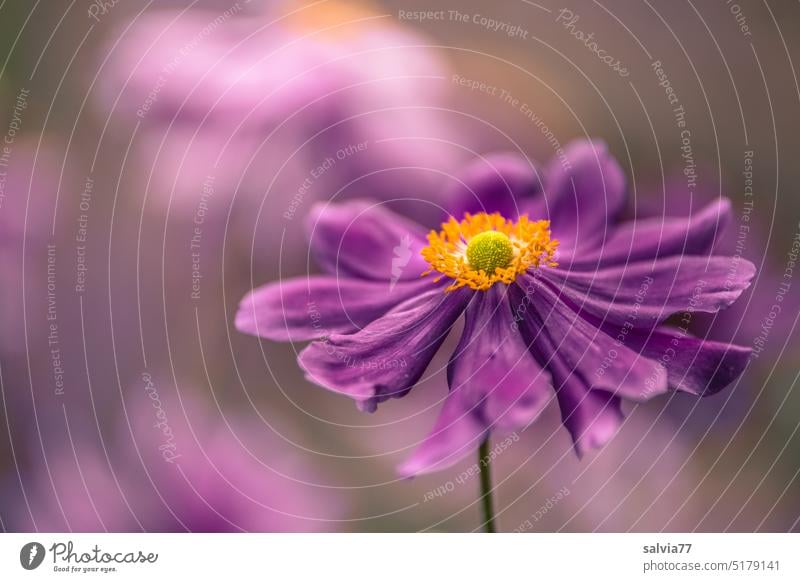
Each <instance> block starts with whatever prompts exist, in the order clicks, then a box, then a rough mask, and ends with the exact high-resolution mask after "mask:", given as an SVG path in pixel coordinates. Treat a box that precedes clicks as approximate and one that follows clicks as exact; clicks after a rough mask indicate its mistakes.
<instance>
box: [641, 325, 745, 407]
mask: <svg viewBox="0 0 800 582" xmlns="http://www.w3.org/2000/svg"><path fill="white" fill-rule="evenodd" d="M629 343H630V345H631V347H633V348H634V349H638V350H641V352H642V353H643V354H644V355H645V356H647V357H648V358H651V359H653V360H657V361H659V362H661V364H662V365H664V366H665V367H666V368H667V376H668V380H669V385H670V388H671V389H673V390H680V391H681V392H688V393H690V394H694V395H695V396H709V395H711V394H716V393H717V392H719V391H720V390H722V389H723V388H725V387H727V386H728V385H730V384H731V383H733V382H734V381H736V380H737V379H738V378H739V376H741V375H742V374H743V373H744V371H745V369H746V368H747V364H748V362H749V361H750V353H751V351H752V350H751V349H750V348H744V347H741V346H736V345H733V344H727V343H721V342H715V341H705V340H702V339H700V338H696V337H693V336H691V335H689V334H688V333H686V332H685V330H682V329H672V328H667V327H660V328H658V329H657V330H655V331H654V332H652V333H651V334H650V335H649V336H648V335H647V334H644V333H641V332H633V333H632V334H631V337H630V340H629Z"/></svg>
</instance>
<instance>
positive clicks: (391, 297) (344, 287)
mask: <svg viewBox="0 0 800 582" xmlns="http://www.w3.org/2000/svg"><path fill="white" fill-rule="evenodd" d="M430 287H431V282H430V281H427V280H424V281H415V282H413V283H405V282H404V283H398V284H397V285H396V286H395V287H393V288H391V289H390V286H389V284H388V283H387V282H386V281H380V282H378V281H375V282H373V281H359V280H352V279H337V278H336V277H309V278H299V279H290V280H288V281H278V282H276V283H270V284H269V285H264V286H263V287H259V288H258V289H256V290H254V291H252V292H250V293H248V294H247V295H246V296H245V297H244V299H242V301H241V302H240V303H239V310H238V312H237V313H236V329H238V330H239V331H241V332H243V333H249V334H251V335H256V336H259V337H263V338H267V339H271V340H274V341H304V340H309V339H318V338H321V337H327V336H329V335H331V334H334V333H339V334H341V333H352V332H354V331H357V330H359V329H361V328H363V327H364V326H365V325H367V324H368V323H370V322H372V321H374V320H375V319H377V318H378V317H380V316H381V315H383V314H384V313H386V312H387V311H389V310H390V309H391V308H392V307H394V306H395V305H397V304H399V303H402V302H403V301H406V300H407V299H409V298H411V297H414V296H416V295H418V294H419V293H421V292H422V291H423V290H425V289H428V288H430Z"/></svg>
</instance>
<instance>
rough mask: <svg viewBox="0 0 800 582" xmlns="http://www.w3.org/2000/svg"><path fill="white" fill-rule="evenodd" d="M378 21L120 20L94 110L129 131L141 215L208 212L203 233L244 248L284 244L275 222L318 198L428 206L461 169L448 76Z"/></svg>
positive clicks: (312, 11) (418, 43) (267, 12)
mask: <svg viewBox="0 0 800 582" xmlns="http://www.w3.org/2000/svg"><path fill="white" fill-rule="evenodd" d="M245 8H246V9H245ZM379 16H380V15H379V14H376V13H373V12H371V11H369V10H366V9H364V8H363V7H361V5H359V6H358V7H355V6H352V5H350V4H343V3H339V2H325V3H322V4H319V5H314V6H305V7H300V8H297V9H296V10H289V9H288V8H287V7H283V6H280V5H273V6H270V7H267V8H265V9H264V10H263V12H259V11H258V10H256V9H255V8H254V7H253V6H247V7H245V6H244V5H242V6H239V5H236V7H234V8H231V9H230V10H227V11H222V10H216V11H215V10H187V11H183V12H178V11H172V10H156V11H150V12H147V13H145V14H144V15H140V16H138V17H137V18H136V19H135V20H134V21H132V22H130V23H124V25H123V26H121V27H120V29H119V30H118V33H117V34H116V35H115V36H114V37H113V38H112V39H111V43H110V46H109V51H108V52H109V54H108V60H107V62H104V65H103V71H102V76H101V78H100V82H99V84H98V85H99V90H98V96H99V98H98V103H99V104H100V106H101V108H102V109H103V110H105V111H107V112H108V113H109V115H113V117H114V119H115V120H117V121H125V122H128V123H129V124H130V126H133V125H134V124H136V131H135V132H134V133H135V141H136V146H137V147H135V149H134V151H135V152H136V154H137V155H138V159H137V163H138V164H139V165H140V166H141V167H145V168H146V171H145V172H144V174H143V176H142V179H143V181H144V180H146V189H147V191H148V201H147V206H148V209H150V210H152V211H155V212H156V213H161V214H163V213H165V212H166V211H167V210H169V212H170V217H171V218H172V219H173V220H176V221H183V222H187V223H189V224H190V225H191V226H194V223H193V221H194V220H195V219H196V214H197V211H198V207H199V206H200V205H201V204H206V205H207V206H208V209H207V210H206V211H205V212H204V216H203V217H202V219H203V227H204V229H205V230H207V231H208V230H210V229H211V228H214V229H215V230H216V231H219V233H220V236H221V234H222V233H221V231H222V230H223V229H224V228H225V227H226V225H227V236H229V237H232V238H233V239H234V242H238V243H240V244H242V245H243V246H244V247H245V248H246V249H248V250H249V249H250V246H251V244H252V242H253V239H254V238H255V240H256V241H257V242H258V243H259V244H260V245H261V247H262V248H278V247H279V246H280V244H281V241H283V243H284V245H287V244H288V246H289V247H291V246H292V243H293V242H294V241H293V240H291V236H292V233H293V232H294V231H296V230H297V229H287V234H286V236H287V237H290V238H288V239H287V238H284V237H282V236H281V233H282V231H283V229H282V228H276V227H275V223H276V222H279V221H282V222H284V223H286V224H291V222H292V221H293V220H295V218H296V220H297V221H299V220H300V219H301V217H303V216H304V215H305V214H306V213H307V211H308V209H309V208H310V207H311V205H312V203H313V201H314V200H324V199H329V198H331V197H336V198H343V197H351V198H352V197H360V196H364V195H366V193H368V192H376V191H380V192H381V193H382V196H385V197H386V199H390V198H391V199H396V200H395V201H394V202H393V204H395V206H396V208H399V209H400V210H401V211H402V210H403V208H404V206H405V207H407V206H408V203H407V202H403V200H406V199H408V198H409V197H414V198H419V197H427V198H428V199H434V194H435V192H437V191H439V190H440V184H441V183H442V181H443V180H444V179H445V178H444V175H445V172H447V171H448V170H450V168H451V167H453V165H454V163H455V162H456V160H458V159H460V158H461V152H460V150H459V149H458V148H456V147H453V146H449V145H447V144H448V143H452V142H458V143H464V142H463V140H461V139H459V138H456V137H455V135H456V131H455V130H454V124H453V123H449V122H448V120H447V116H448V113H447V112H446V111H445V107H446V99H445V95H446V93H447V89H448V87H449V85H450V82H449V75H448V69H447V67H446V66H445V64H444V63H443V62H442V61H441V59H439V58H438V56H437V54H436V52H435V51H434V50H433V49H431V48H429V47H428V46H426V45H428V44H429V43H426V41H425V39H424V38H422V37H421V36H420V35H418V34H416V33H414V32H411V31H409V30H408V29H406V28H404V27H402V26H401V25H398V24H396V23H390V22H388V21H387V19H385V18H380V17H379ZM104 59H105V56H104ZM376 104H379V105H376ZM209 183H211V185H209ZM142 186H144V184H142ZM209 191H211V192H213V195H208V192H209ZM204 194H206V196H205V197H204ZM415 208H416V210H417V212H418V213H419V214H421V215H422V216H423V217H426V218H428V219H430V218H432V217H433V216H434V212H435V211H436V210H437V208H436V206H435V205H434V204H429V205H420V204H417V205H415ZM229 209H232V211H231V212H230V215H229ZM432 223H433V222H432V221H431V224H432ZM254 233H255V234H254ZM239 239H241V240H239ZM299 243H300V245H299V246H302V243H303V241H302V239H301V240H300V241H299Z"/></svg>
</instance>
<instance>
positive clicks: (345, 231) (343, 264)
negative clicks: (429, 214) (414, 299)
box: [306, 200, 429, 282]
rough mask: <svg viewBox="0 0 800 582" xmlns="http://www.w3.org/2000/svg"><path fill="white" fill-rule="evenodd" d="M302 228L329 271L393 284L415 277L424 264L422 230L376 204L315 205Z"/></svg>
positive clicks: (317, 258)
mask: <svg viewBox="0 0 800 582" xmlns="http://www.w3.org/2000/svg"><path fill="white" fill-rule="evenodd" d="M306 229H307V231H308V236H309V240H310V243H311V249H312V251H313V253H314V257H315V259H316V260H317V262H318V263H319V265H320V266H321V267H322V268H323V269H325V270H326V271H327V272H328V273H332V274H338V275H344V276H349V277H355V278H359V279H369V280H375V281H395V282H396V281H402V280H412V279H417V278H418V277H419V276H420V275H421V274H422V273H423V272H425V271H426V270H427V269H428V268H429V265H428V263H426V262H425V260H424V259H423V258H422V256H421V255H420V250H421V249H422V247H424V246H425V245H426V244H427V242H426V240H425V236H426V234H427V233H426V231H425V230H424V229H423V228H422V227H421V226H419V225H418V224H416V223H414V222H412V221H410V220H408V219H406V218H404V217H402V216H400V215H399V214H396V213H394V212H392V211H391V210H389V209H387V208H386V207H384V206H381V205H380V204H377V203H373V202H367V201H364V200H356V201H352V202H344V203H341V204H322V203H320V204H316V205H315V206H314V207H313V208H312V209H311V212H310V213H309V216H308V219H307V222H306Z"/></svg>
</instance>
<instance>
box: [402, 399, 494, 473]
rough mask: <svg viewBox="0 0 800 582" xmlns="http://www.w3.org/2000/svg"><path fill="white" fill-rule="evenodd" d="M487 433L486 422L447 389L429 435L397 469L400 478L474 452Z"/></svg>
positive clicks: (444, 464) (455, 461)
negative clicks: (442, 404)
mask: <svg viewBox="0 0 800 582" xmlns="http://www.w3.org/2000/svg"><path fill="white" fill-rule="evenodd" d="M488 434H489V428H488V427H487V426H486V424H485V423H484V422H483V421H482V420H481V419H480V418H479V417H478V416H477V415H475V414H472V411H470V410H468V409H466V410H465V409H464V403H463V401H462V400H461V398H460V396H459V395H458V394H457V393H455V392H450V393H449V394H448V395H447V398H445V401H444V406H443V407H442V411H441V412H440V413H439V417H438V418H437V419H436V424H435V425H434V427H433V430H432V431H431V434H429V435H428V436H427V437H426V438H425V440H424V441H423V442H422V444H421V445H420V446H419V447H418V448H417V450H416V451H414V454H413V455H412V456H411V457H410V458H409V459H408V460H406V461H405V462H404V463H403V464H402V465H400V467H399V468H398V470H397V471H398V473H399V474H400V475H401V476H402V477H413V476H415V475H422V474H425V473H430V472H433V471H438V470H440V469H445V468H447V467H449V466H451V465H453V464H455V463H457V462H458V461H460V460H461V459H462V458H464V457H465V456H466V455H467V454H469V453H471V452H472V451H474V450H475V448H476V447H477V446H478V445H480V443H481V442H482V441H483V440H484V439H485V438H486V437H487V436H488Z"/></svg>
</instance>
